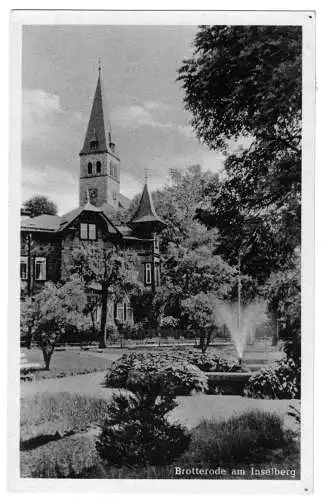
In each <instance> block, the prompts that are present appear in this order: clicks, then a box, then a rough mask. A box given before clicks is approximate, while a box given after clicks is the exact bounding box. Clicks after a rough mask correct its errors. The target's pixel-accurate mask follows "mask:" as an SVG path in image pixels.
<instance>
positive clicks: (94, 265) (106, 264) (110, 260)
mask: <svg viewBox="0 0 321 500" xmlns="http://www.w3.org/2000/svg"><path fill="white" fill-rule="evenodd" d="M69 273H70V275H76V276H78V277H79V278H80V279H81V280H82V282H83V284H84V285H85V287H86V288H87V287H91V286H93V285H94V286H96V285H97V284H98V285H99V286H100V287H101V301H100V306H101V324H100V333H99V344H100V347H106V333H107V330H106V325H107V307H108V305H107V303H108V299H109V298H110V297H112V299H113V301H114V302H118V301H120V300H121V299H123V298H124V297H125V296H127V297H130V296H131V295H133V294H134V293H135V294H136V295H137V294H139V293H140V290H141V285H140V283H139V282H138V271H137V254H136V253H135V252H134V251H129V250H119V249H117V248H115V247H111V248H101V247H98V246H96V245H91V246H86V247H80V248H78V249H76V250H74V252H73V254H72V262H71V266H70V269H69Z"/></svg>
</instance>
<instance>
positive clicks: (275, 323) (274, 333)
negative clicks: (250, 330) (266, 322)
mask: <svg viewBox="0 0 321 500" xmlns="http://www.w3.org/2000/svg"><path fill="white" fill-rule="evenodd" d="M270 314H271V318H272V321H271V323H272V345H273V346H275V345H278V342H279V325H278V320H277V312H276V311H272V312H271V313H270Z"/></svg>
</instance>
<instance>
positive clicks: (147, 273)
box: [145, 262, 152, 285]
mask: <svg viewBox="0 0 321 500" xmlns="http://www.w3.org/2000/svg"><path fill="white" fill-rule="evenodd" d="M151 284H152V265H151V264H150V263H149V262H148V263H146V264H145V285H151Z"/></svg>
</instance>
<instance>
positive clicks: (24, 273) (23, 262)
mask: <svg viewBox="0 0 321 500" xmlns="http://www.w3.org/2000/svg"><path fill="white" fill-rule="evenodd" d="M20 279H22V280H27V279H28V257H21V259H20Z"/></svg>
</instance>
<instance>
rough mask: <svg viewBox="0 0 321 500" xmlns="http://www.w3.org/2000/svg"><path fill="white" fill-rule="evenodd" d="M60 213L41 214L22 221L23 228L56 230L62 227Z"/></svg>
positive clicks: (50, 231)
mask: <svg viewBox="0 0 321 500" xmlns="http://www.w3.org/2000/svg"><path fill="white" fill-rule="evenodd" d="M60 220H61V217H59V215H39V216H38V217H33V218H29V219H24V220H22V221H21V229H23V230H27V231H28V230H29V231H45V232H49V233H54V232H56V231H57V230H58V229H59V227H60Z"/></svg>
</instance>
